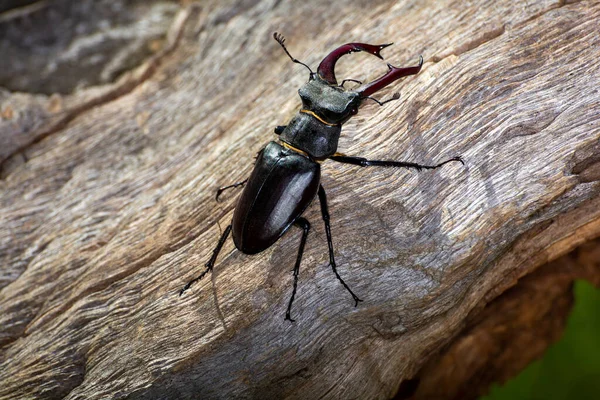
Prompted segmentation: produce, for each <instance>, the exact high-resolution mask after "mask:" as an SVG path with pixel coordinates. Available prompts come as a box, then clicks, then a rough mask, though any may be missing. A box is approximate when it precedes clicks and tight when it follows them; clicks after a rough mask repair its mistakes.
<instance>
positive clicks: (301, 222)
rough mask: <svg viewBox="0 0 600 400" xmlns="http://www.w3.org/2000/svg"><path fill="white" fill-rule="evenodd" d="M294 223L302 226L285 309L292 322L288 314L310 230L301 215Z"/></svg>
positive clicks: (286, 317) (286, 315) (287, 317)
mask: <svg viewBox="0 0 600 400" xmlns="http://www.w3.org/2000/svg"><path fill="white" fill-rule="evenodd" d="M294 225H297V226H299V227H300V228H302V230H303V232H302V239H301V240H300V247H298V257H296V265H295V266H294V290H292V297H290V302H289V304H288V308H287V311H286V313H285V319H287V320H288V321H290V322H294V321H295V320H293V319H292V317H291V316H290V312H291V311H292V303H293V302H294V297H295V296H296V288H297V287H298V274H299V273H300V262H301V261H302V254H304V245H305V244H306V238H307V237H308V231H309V230H310V223H309V222H308V221H307V220H306V219H305V218H302V217H299V218H297V219H296V221H295V222H294Z"/></svg>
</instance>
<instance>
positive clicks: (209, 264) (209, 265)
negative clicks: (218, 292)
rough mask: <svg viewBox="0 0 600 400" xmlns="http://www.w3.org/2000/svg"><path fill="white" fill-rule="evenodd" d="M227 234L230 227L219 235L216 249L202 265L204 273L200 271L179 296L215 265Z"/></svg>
mask: <svg viewBox="0 0 600 400" xmlns="http://www.w3.org/2000/svg"><path fill="white" fill-rule="evenodd" d="M229 232H231V225H229V226H228V227H227V228H225V232H223V234H222V235H221V238H220V239H219V243H217V247H215V249H214V250H213V253H212V256H211V257H210V260H208V262H207V263H206V264H204V266H205V267H206V269H205V270H204V271H202V273H201V274H200V275H198V277H196V278H194V279H192V280H191V281H189V282H188V283H187V284H186V285H185V286H184V287H183V289H181V291H180V292H179V295H180V296H181V295H182V294H183V292H185V291H186V290H188V289H189V288H190V286H192V284H193V283H195V282H197V281H199V280H200V279H202V278H204V275H206V274H207V273H208V272H209V271H212V269H213V266H214V265H215V261H217V256H218V255H219V252H220V251H221V248H222V247H223V244H224V243H225V240H227V236H229Z"/></svg>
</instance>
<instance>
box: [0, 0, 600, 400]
mask: <svg viewBox="0 0 600 400" xmlns="http://www.w3.org/2000/svg"><path fill="white" fill-rule="evenodd" d="M599 19H600V7H599V6H598V4H597V3H592V2H576V3H568V4H566V3H564V2H562V1H538V2H518V3H515V2H510V1H497V2H493V3H489V2H485V1H479V2H477V1H474V2H469V3H465V2H459V1H431V2H417V1H408V2H397V3H396V2H390V1H377V2H338V3H336V5H335V7H329V6H325V5H324V4H323V3H322V2H317V1H305V2H289V1H258V0H257V1H235V2H234V1H230V2H217V1H214V2H202V3H201V4H192V5H190V6H189V7H187V8H185V9H183V10H182V11H181V13H180V14H178V16H177V17H175V20H174V21H173V26H172V29H171V31H170V32H169V36H168V43H167V45H166V46H165V48H164V50H162V51H161V52H159V53H157V54H156V55H155V56H154V57H152V58H151V59H149V60H148V62H147V63H145V64H144V65H142V66H140V67H139V68H137V69H135V70H132V71H131V72H130V73H128V74H126V75H124V76H122V77H121V78H119V79H118V80H117V81H115V82H114V83H112V84H106V85H103V86H99V87H88V88H85V89H82V90H80V91H75V92H74V93H72V94H69V95H65V96H63V97H61V101H60V105H61V106H60V107H59V108H60V110H59V111H56V112H52V110H54V109H53V108H52V107H50V106H51V105H52V104H55V103H56V101H54V103H52V99H51V98H50V97H51V96H50V97H47V96H43V95H30V94H27V93H4V94H3V98H2V100H3V101H2V105H0V113H1V115H2V118H3V119H2V124H1V125H0V129H1V131H0V134H1V135H2V136H3V137H4V136H5V135H10V134H12V133H11V132H14V130H15V129H17V128H18V129H22V130H25V132H26V134H27V135H28V137H33V138H35V139H34V140H29V139H27V140H26V141H24V142H23V143H26V144H25V145H19V146H15V147H13V148H12V150H11V151H10V152H8V153H7V154H6V157H3V160H5V161H4V163H3V164H2V181H0V190H1V193H2V195H1V197H0V207H1V208H0V218H1V220H0V263H1V264H0V265H1V266H2V267H1V268H2V269H1V276H0V285H1V291H0V346H1V347H0V382H1V383H2V384H1V385H0V398H11V399H14V398H48V399H50V398H67V399H90V398H124V397H127V398H132V399H137V398H140V399H142V398H144V399H158V398H183V399H184V398H380V399H385V398H391V397H393V396H394V395H395V393H396V392H397V390H398V388H399V387H400V384H401V382H402V381H403V380H405V379H408V378H412V377H413V376H415V375H416V374H417V372H418V371H419V370H420V369H421V368H422V367H423V366H424V365H425V363H426V362H427V361H428V360H429V359H430V358H431V357H432V356H434V355H436V354H438V352H439V350H440V349H441V348H442V347H443V346H445V345H448V344H449V343H451V342H452V341H453V340H454V339H455V338H456V337H457V336H458V335H459V333H460V332H461V331H462V330H463V328H465V326H466V324H467V321H468V320H469V321H470V320H471V318H473V315H476V314H478V313H479V312H481V310H483V309H484V307H485V306H486V304H488V303H490V302H491V301H493V300H494V299H495V298H497V297H498V296H499V295H500V294H501V293H502V292H504V291H505V290H506V289H507V288H509V287H511V286H512V285H514V284H515V282H516V281H517V280H518V279H519V278H520V277H522V276H524V275H526V274H528V273H530V272H531V271H533V270H535V269H536V268H537V267H539V266H540V265H543V264H545V263H547V262H548V261H551V260H553V259H556V258H557V257H559V256H561V255H563V254H566V253H567V252H569V251H571V250H572V249H574V248H575V247H577V246H579V245H580V244H582V243H584V242H586V241H588V240H590V239H593V238H594V237H597V236H598V235H599V234H600V199H599V197H598V193H599V189H600V184H599V183H598V180H599V179H600V167H599V165H600V163H599V162H600V146H599V144H598V143H599V139H600V126H599V125H598V121H599V119H600V94H599V93H598V87H599V84H600V61H599V60H598V57H597V51H596V50H594V49H597V48H598V46H600V36H599V35H598V34H597V26H598V20H599ZM274 31H279V32H282V33H284V34H285V35H286V37H287V42H286V43H287V44H288V46H289V49H290V51H291V52H292V54H293V55H294V56H295V57H297V58H298V59H301V60H303V61H304V62H306V63H308V64H310V65H312V66H316V65H317V63H318V62H319V61H320V59H321V58H322V57H323V56H324V55H325V54H327V52H328V51H329V50H331V49H332V48H333V47H334V46H336V45H339V44H342V43H344V42H348V41H364V42H371V43H383V42H388V41H394V42H395V45H394V46H392V47H390V48H388V49H386V50H385V52H384V55H385V57H386V60H387V61H389V62H392V63H393V64H394V65H400V66H402V65H411V64H413V63H414V62H415V61H416V60H417V56H418V55H419V54H423V56H424V58H425V64H424V66H423V70H422V71H421V73H420V74H419V75H417V76H415V77H410V78H406V79H404V80H403V81H402V82H400V83H398V84H396V85H394V86H393V87H392V88H390V89H389V90H387V91H386V93H384V94H382V96H381V97H386V95H387V96H389V95H391V93H393V92H394V91H396V90H399V91H401V93H402V101H399V102H393V103H390V104H387V105H386V106H385V107H383V108H379V107H378V106H376V105H373V104H368V105H365V106H364V107H363V108H362V109H361V110H360V112H359V114H358V115H357V116H356V117H355V118H354V119H352V120H351V121H350V122H349V123H348V124H347V125H345V127H344V131H343V136H342V139H341V141H340V151H343V152H345V153H347V154H350V155H360V156H364V157H368V158H374V159H376V158H386V159H401V160H406V161H415V162H423V163H431V162H435V161H440V160H444V159H446V158H449V157H452V156H455V155H458V154H460V155H462V156H463V158H464V159H465V161H466V167H462V166H460V165H448V166H446V167H444V168H443V169H441V170H437V171H430V172H427V171H424V172H420V173H417V172H414V171H405V170H390V169H385V170H378V169H376V168H363V169H360V168H357V167H352V166H343V165H335V164H334V163H333V162H326V163H324V164H323V178H322V183H323V185H324V186H325V188H326V190H327V193H328V197H329V200H330V212H331V214H332V231H333V236H334V245H335V249H336V255H337V261H338V264H339V266H340V274H341V275H342V276H343V277H344V278H345V279H346V281H347V283H348V284H349V285H350V286H351V287H352V289H353V290H354V291H355V292H356V293H357V294H358V295H359V296H361V297H362V298H363V299H364V302H363V303H361V304H360V305H359V307H358V308H353V303H352V301H351V298H350V297H349V296H348V294H347V293H346V292H345V291H344V289H343V288H342V287H341V285H339V283H338V282H337V281H336V279H335V277H334V276H333V274H332V272H331V270H330V268H329V267H328V257H327V245H326V242H325V233H324V228H323V226H322V224H321V222H320V212H319V209H318V204H313V205H312V206H311V207H310V208H309V209H308V211H307V213H306V214H305V216H306V218H307V219H308V220H309V221H311V222H312V226H313V228H314V229H313V230H312V232H311V234H310V236H309V238H308V243H307V249H306V253H305V256H304V259H303V263H302V268H301V271H300V283H299V288H298V294H297V297H296V302H295V304H294V309H293V315H294V318H295V319H296V323H294V324H290V323H289V322H287V321H284V319H283V317H284V314H285V307H286V305H287V301H288V298H289V295H290V293H291V284H292V273H291V269H292V267H293V264H294V260H295V256H296V249H297V245H298V243H299V240H300V232H299V231H297V230H295V231H294V230H292V231H290V232H289V233H288V234H286V235H285V236H284V237H283V238H282V239H281V240H280V241H279V242H278V243H277V244H276V245H274V246H273V247H272V248H270V249H269V250H267V251H265V252H263V253H261V254H258V255H256V256H245V255H243V254H241V253H240V252H238V251H236V250H235V248H234V246H233V244H232V243H231V242H230V241H229V242H227V243H226V245H225V247H224V249H223V252H222V254H221V257H220V258H219V260H218V263H217V266H216V268H215V271H214V273H213V274H212V275H211V276H210V278H207V279H204V280H202V281H201V282H199V283H198V284H196V285H195V286H193V287H192V290H191V291H189V292H188V293H186V294H185V295H184V296H182V297H179V296H178V292H179V289H181V287H182V286H183V285H184V284H185V283H186V282H187V281H188V280H189V279H191V278H192V277H194V276H196V275H197V274H198V273H199V272H200V271H201V269H202V265H203V264H204V262H205V261H206V260H207V259H208V257H209V256H210V253H211V251H212V249H213V247H214V245H215V244H216V241H217V240H218V237H219V233H220V227H225V226H226V225H227V224H228V223H229V221H230V219H231V216H232V209H233V206H234V203H235V198H236V195H235V193H228V195H227V196H225V197H224V201H223V202H221V203H216V202H215V201H214V193H215V189H216V188H217V187H218V186H220V185H223V184H229V183H233V182H235V181H239V180H242V179H244V178H245V177H246V176H248V174H249V173H250V171H251V168H252V162H253V157H254V155H255V154H256V152H257V151H258V150H260V148H261V147H262V146H263V145H264V144H265V143H266V142H267V141H268V140H272V139H273V138H274V135H273V134H272V129H273V127H274V126H275V125H281V124H285V123H286V122H287V120H288V119H289V118H290V117H291V116H292V115H293V113H294V112H295V111H296V110H297V109H298V106H299V98H298V96H297V95H296V90H297V88H298V87H299V86H300V85H301V84H302V83H303V82H304V81H305V80H306V78H307V76H306V71H305V70H304V69H302V67H299V66H296V65H293V64H292V63H291V62H290V61H289V59H288V58H287V57H286V56H285V54H284V53H283V52H282V51H281V49H280V48H279V46H278V45H277V43H275V42H274V41H273V39H272V37H271V35H272V33H273V32H274ZM377 61H378V60H372V59H369V57H368V56H365V55H361V54H355V55H352V56H348V57H346V58H344V59H343V60H342V61H341V62H340V65H339V67H340V68H339V69H338V70H337V76H339V77H342V76H345V77H349V78H355V79H362V80H370V79H374V78H376V77H378V76H379V75H381V74H382V73H383V72H384V71H385V64H384V63H381V62H377ZM7 105H8V106H10V107H7ZM48 109H50V110H51V111H48ZM7 110H9V111H10V112H8V111H7ZM36 110H38V111H36ZM39 110H43V113H44V115H45V117H46V121H47V123H46V124H43V126H40V124H35V125H33V126H26V125H22V124H21V122H23V121H25V120H24V118H25V116H29V117H30V116H31V113H33V114H34V115H36V114H35V113H36V112H42V111H39ZM15 126H16V127H17V128H15ZM11 129H12V131H11ZM7 132H8V133H7ZM219 225H220V227H219Z"/></svg>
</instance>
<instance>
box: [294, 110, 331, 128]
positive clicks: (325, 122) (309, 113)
mask: <svg viewBox="0 0 600 400" xmlns="http://www.w3.org/2000/svg"><path fill="white" fill-rule="evenodd" d="M300 112H301V113H304V114H308V115H312V116H313V117H315V118H316V119H318V120H319V121H321V122H322V123H324V124H325V125H329V126H338V125H339V124H332V123H329V122H327V121H325V120H324V119H323V118H321V117H319V116H318V115H317V114H315V113H314V112H312V111H310V110H300Z"/></svg>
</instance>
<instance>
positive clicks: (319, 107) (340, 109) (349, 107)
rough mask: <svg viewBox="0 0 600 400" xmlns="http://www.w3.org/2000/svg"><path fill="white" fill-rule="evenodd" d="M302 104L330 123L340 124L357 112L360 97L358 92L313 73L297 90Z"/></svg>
mask: <svg viewBox="0 0 600 400" xmlns="http://www.w3.org/2000/svg"><path fill="white" fill-rule="evenodd" d="M298 94H299V95H300V98H301V99H302V106H303V108H304V109H305V110H309V111H312V112H314V113H315V114H317V115H318V116H319V117H321V118H323V120H325V121H326V122H328V123H330V124H336V125H337V124H342V123H344V122H346V121H347V120H348V119H349V118H350V117H352V116H353V115H354V114H356V113H357V112H358V107H360V103H361V101H362V98H361V96H360V94H359V93H358V92H355V91H352V90H345V89H344V88H342V87H340V86H333V85H330V84H329V83H328V82H327V81H325V80H323V79H321V78H320V77H319V76H316V75H315V74H311V77H310V79H309V81H308V82H306V83H305V84H304V85H302V87H300V89H299V90H298Z"/></svg>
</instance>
